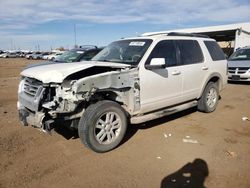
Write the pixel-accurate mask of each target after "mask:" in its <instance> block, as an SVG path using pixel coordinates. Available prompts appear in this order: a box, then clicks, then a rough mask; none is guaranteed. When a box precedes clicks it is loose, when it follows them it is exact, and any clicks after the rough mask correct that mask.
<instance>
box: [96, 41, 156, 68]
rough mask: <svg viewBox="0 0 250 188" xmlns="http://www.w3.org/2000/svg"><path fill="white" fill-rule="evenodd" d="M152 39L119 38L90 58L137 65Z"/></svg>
mask: <svg viewBox="0 0 250 188" xmlns="http://www.w3.org/2000/svg"><path fill="white" fill-rule="evenodd" d="M151 43H152V40H149V39H137V40H135V39H134V40H121V41H116V42H113V43H111V44H110V45H108V46H107V47H106V48H104V49H103V50H102V51H101V52H100V53H98V54H97V55H96V56H95V57H94V58H93V59H92V60H94V61H109V62H115V63H125V64H129V65H138V63H139V62H140V60H141V58H142V57H143V55H144V53H145V52H146V50H147V49H148V47H149V45H150V44H151Z"/></svg>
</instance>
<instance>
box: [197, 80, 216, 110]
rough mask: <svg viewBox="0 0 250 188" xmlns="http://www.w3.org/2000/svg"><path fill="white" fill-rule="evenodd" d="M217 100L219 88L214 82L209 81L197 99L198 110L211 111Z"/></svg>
mask: <svg viewBox="0 0 250 188" xmlns="http://www.w3.org/2000/svg"><path fill="white" fill-rule="evenodd" d="M218 100H219V90H218V87H217V85H216V83H214V82H209V83H208V84H207V86H206V88H205V90H204V92H203V94H202V96H201V98H200V99H199V101H198V110H199V111H202V112H207V113H209V112H213V111H214V110H215V109H216V107H217V105H218Z"/></svg>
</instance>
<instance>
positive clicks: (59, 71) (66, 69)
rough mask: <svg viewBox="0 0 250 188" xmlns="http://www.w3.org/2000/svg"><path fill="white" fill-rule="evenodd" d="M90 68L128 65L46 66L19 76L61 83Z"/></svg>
mask: <svg viewBox="0 0 250 188" xmlns="http://www.w3.org/2000/svg"><path fill="white" fill-rule="evenodd" d="M91 67H110V68H125V67H130V65H127V64H122V63H110V62H95V61H82V62H76V63H58V64H46V65H42V66H36V67H31V68H28V69H25V70H23V71H22V72H21V75H22V76H25V77H30V78H35V79H37V80H40V81H42V82H43V83H51V82H53V83H62V82H63V80H64V79H65V78H66V77H68V76H69V75H71V74H74V73H76V72H79V71H82V70H86V69H88V68H91ZM83 76H84V75H83Z"/></svg>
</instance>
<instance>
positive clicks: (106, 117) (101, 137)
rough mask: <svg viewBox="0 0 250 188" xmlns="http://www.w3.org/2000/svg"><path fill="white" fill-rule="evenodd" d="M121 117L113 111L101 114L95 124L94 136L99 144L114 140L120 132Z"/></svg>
mask: <svg viewBox="0 0 250 188" xmlns="http://www.w3.org/2000/svg"><path fill="white" fill-rule="evenodd" d="M121 124H122V122H121V118H120V116H119V115H118V114H117V113H115V112H107V113H104V114H102V115H101V116H100V117H99V118H98V120H97V122H96V125H95V132H94V134H95V138H96V140H97V141H98V142H99V143H100V144H110V143H112V142H114V141H115V140H116V139H117V137H118V136H119V134H120V132H121Z"/></svg>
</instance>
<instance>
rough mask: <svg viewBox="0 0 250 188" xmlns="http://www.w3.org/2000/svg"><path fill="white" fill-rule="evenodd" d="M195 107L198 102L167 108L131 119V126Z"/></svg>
mask: <svg viewBox="0 0 250 188" xmlns="http://www.w3.org/2000/svg"><path fill="white" fill-rule="evenodd" d="M194 106H197V101H191V102H188V103H185V104H181V105H179V106H175V107H171V108H165V109H164V110H160V111H157V112H153V113H150V114H146V115H141V116H134V117H132V118H131V119H130V122H131V124H139V123H143V122H146V121H150V120H153V119H157V118H160V117H163V116H166V115H170V114H174V113H176V112H179V111H182V110H186V109H188V108H191V107H194Z"/></svg>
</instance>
